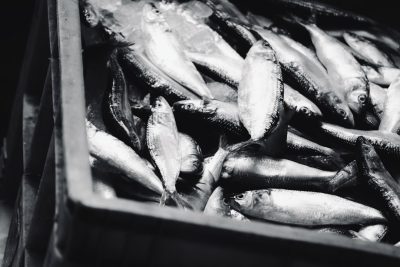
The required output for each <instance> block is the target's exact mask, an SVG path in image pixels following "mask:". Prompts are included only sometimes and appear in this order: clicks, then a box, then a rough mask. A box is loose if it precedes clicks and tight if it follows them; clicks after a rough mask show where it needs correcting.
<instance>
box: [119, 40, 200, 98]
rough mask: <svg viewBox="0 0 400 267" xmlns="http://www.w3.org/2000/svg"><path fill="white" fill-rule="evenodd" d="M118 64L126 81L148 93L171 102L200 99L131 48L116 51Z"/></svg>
mask: <svg viewBox="0 0 400 267" xmlns="http://www.w3.org/2000/svg"><path fill="white" fill-rule="evenodd" d="M118 62H119V63H120V65H121V67H122V69H123V70H124V73H125V76H126V78H127V79H128V80H131V81H133V82H134V83H135V84H137V85H139V86H142V87H143V88H145V89H147V90H148V91H149V92H154V93H155V94H159V95H162V96H164V97H165V98H166V99H168V100H169V101H171V102H175V101H178V100H187V99H200V96H198V95H197V94H195V93H193V92H191V91H190V90H188V89H187V88H185V87H184V86H182V85H180V84H179V83H177V82H176V81H174V80H173V79H171V78H170V77H168V76H167V75H166V74H165V73H163V72H162V71H161V70H160V69H159V68H158V67H156V66H155V65H154V64H153V63H152V62H151V61H150V60H148V59H147V58H146V57H145V56H144V55H143V53H141V52H140V51H137V50H135V49H134V48H133V47H123V48H119V49H118Z"/></svg>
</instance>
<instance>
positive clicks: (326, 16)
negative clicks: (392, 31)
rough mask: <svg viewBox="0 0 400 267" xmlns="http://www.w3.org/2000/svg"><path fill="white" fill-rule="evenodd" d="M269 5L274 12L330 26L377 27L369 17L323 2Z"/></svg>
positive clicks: (286, 1)
mask: <svg viewBox="0 0 400 267" xmlns="http://www.w3.org/2000/svg"><path fill="white" fill-rule="evenodd" d="M267 5H268V6H269V9H270V10H272V11H274V12H276V10H279V11H280V10H283V11H285V12H293V13H294V14H298V15H302V16H305V17H310V16H313V17H314V19H315V20H316V21H318V22H320V23H326V24H328V25H331V24H333V25H342V24H343V25H348V24H351V25H352V26H354V25H359V26H368V25H375V22H374V21H373V20H372V19H370V18H368V17H365V16H361V15H359V14H357V13H354V12H350V11H347V10H346V11H345V10H342V9H339V8H336V7H335V6H333V5H329V4H328V3H325V2H322V1H294V0H282V1H275V0H268V1H267Z"/></svg>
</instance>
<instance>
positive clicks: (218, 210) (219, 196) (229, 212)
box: [204, 187, 249, 221]
mask: <svg viewBox="0 0 400 267" xmlns="http://www.w3.org/2000/svg"><path fill="white" fill-rule="evenodd" d="M204 213H205V214H208V215H217V216H222V217H228V218H232V219H236V220H239V221H249V219H248V218H246V217H245V216H244V215H243V214H241V213H240V212H237V211H236V210H233V209H232V208H231V207H230V205H229V201H227V199H226V198H225V197H224V189H223V188H222V187H217V188H215V190H214V192H213V193H212V194H211V196H210V198H209V199H208V201H207V205H206V207H205V208H204Z"/></svg>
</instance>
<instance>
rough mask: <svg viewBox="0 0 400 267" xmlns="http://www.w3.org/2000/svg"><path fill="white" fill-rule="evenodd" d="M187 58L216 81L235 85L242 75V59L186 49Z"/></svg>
mask: <svg viewBox="0 0 400 267" xmlns="http://www.w3.org/2000/svg"><path fill="white" fill-rule="evenodd" d="M186 55H187V56H188V58H189V59H190V60H191V61H193V62H194V63H195V65H196V66H197V68H198V69H199V70H200V71H201V72H204V73H206V74H208V75H209V76H210V77H212V78H214V79H215V80H217V81H221V82H225V83H227V84H229V85H231V86H233V87H237V86H238V85H239V82H240V78H241V77H242V68H243V64H244V60H243V59H242V60H240V61H239V60H234V59H231V58H229V57H223V56H221V55H218V54H214V53H213V54H207V55H204V54H201V53H196V52H190V51H187V52H186Z"/></svg>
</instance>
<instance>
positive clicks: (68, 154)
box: [56, 0, 400, 262]
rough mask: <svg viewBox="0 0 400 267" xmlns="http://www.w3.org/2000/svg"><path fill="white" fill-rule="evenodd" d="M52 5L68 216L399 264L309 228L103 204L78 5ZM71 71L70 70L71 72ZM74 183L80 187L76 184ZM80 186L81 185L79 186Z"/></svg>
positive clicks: (386, 251)
mask: <svg viewBox="0 0 400 267" xmlns="http://www.w3.org/2000/svg"><path fill="white" fill-rule="evenodd" d="M56 5H57V26H58V33H59V35H58V36H57V38H58V40H57V41H58V47H59V58H60V61H59V62H60V77H61V80H60V97H61V99H63V101H61V102H60V105H61V107H60V108H61V112H60V113H61V114H60V115H61V118H62V130H63V131H64V132H63V134H62V140H61V141H62V144H63V148H64V149H63V152H62V153H63V158H64V169H65V179H66V192H67V205H66V206H67V207H68V208H69V209H70V211H72V212H77V213H79V214H82V213H89V214H94V213H98V212H101V211H111V210H112V211H113V212H115V213H118V214H124V215H131V216H143V217H148V218H154V219H161V220H162V221H169V222H173V221H175V222H180V223H184V224H190V225H193V226H207V227H213V228H218V229H221V230H225V231H229V232H240V233H241V234H249V235H258V236H261V237H265V238H275V239H279V240H284V241H287V242H297V243H298V242H300V243H304V244H309V245H318V246H321V245H322V246H326V247H331V248H340V249H346V250H350V251H352V252H361V253H368V254H373V255H377V256H384V257H389V258H392V259H395V260H397V261H399V262H400V248H397V247H394V246H391V245H388V244H382V243H373V242H365V241H359V240H352V239H350V238H346V237H341V236H334V235H329V234H323V233H317V232H312V231H310V230H307V229H298V228H293V227H292V228H291V227H290V226H283V225H273V224H269V223H261V222H246V223H241V222H237V221H233V220H230V219H227V218H222V217H221V218H219V217H216V216H208V215H205V214H201V213H196V212H193V211H184V210H178V209H174V208H170V207H160V206H156V205H154V204H147V203H141V202H138V201H134V200H126V199H105V198H102V197H100V196H97V195H96V194H95V193H94V192H93V190H92V186H91V184H92V180H91V179H92V176H91V170H90V166H89V156H88V155H89V150H88V142H87V138H86V127H85V103H84V99H85V95H84V78H83V61H82V56H81V53H80V52H81V51H82V46H81V24H80V23H81V22H80V16H79V1H78V0H68V1H65V0H57V1H56ZM77 14H78V15H77ZM72 29H73V32H75V33H76V35H75V36H71V34H70V32H71V30H72ZM70 66H74V68H71V67H70ZM71 107H73V109H74V110H75V112H74V114H71V113H69V112H68V111H69V110H70V109H71ZM71 136H74V138H71ZM77 181H79V183H81V184H80V185H79V183H78V182H77ZM82 183H83V184H84V186H82ZM81 212H82V213H81ZM108 217H109V218H107V221H108V223H109V222H110V221H112V220H113V216H108ZM89 220H90V219H89ZM97 223H98V222H97ZM284 229H287V230H284ZM282 230H284V231H282Z"/></svg>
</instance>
